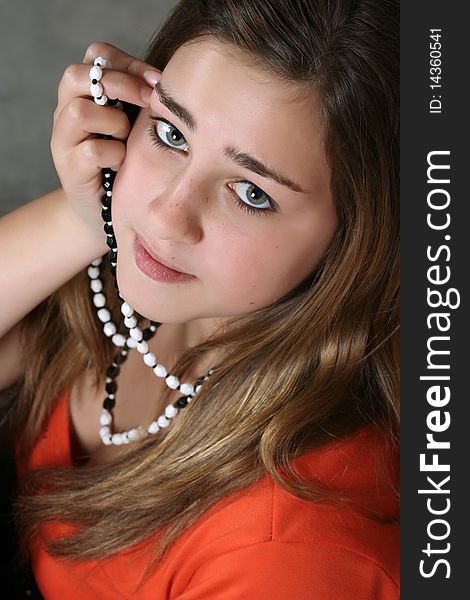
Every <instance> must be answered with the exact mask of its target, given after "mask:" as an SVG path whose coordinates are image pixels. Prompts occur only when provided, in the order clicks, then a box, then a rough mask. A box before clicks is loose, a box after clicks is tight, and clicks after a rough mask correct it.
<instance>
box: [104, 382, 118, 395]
mask: <svg viewBox="0 0 470 600" xmlns="http://www.w3.org/2000/svg"><path fill="white" fill-rule="evenodd" d="M104 389H105V390H106V391H107V392H108V394H114V393H115V392H116V390H117V385H116V382H115V381H110V382H109V383H107V384H106V385H105V386H104Z"/></svg>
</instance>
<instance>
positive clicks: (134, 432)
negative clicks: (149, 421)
mask: <svg viewBox="0 0 470 600" xmlns="http://www.w3.org/2000/svg"><path fill="white" fill-rule="evenodd" d="M127 437H128V438H129V440H132V441H134V440H138V439H139V438H140V432H139V430H138V429H129V431H128V432H127Z"/></svg>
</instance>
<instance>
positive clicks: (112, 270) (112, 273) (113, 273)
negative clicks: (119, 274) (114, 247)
mask: <svg viewBox="0 0 470 600" xmlns="http://www.w3.org/2000/svg"><path fill="white" fill-rule="evenodd" d="M109 270H110V271H111V275H112V276H113V277H115V276H116V267H113V266H112V265H111V267H110V268H109Z"/></svg>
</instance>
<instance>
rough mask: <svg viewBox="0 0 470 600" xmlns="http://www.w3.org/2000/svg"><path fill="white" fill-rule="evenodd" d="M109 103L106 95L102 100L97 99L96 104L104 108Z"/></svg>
mask: <svg viewBox="0 0 470 600" xmlns="http://www.w3.org/2000/svg"><path fill="white" fill-rule="evenodd" d="M107 101H108V96H105V95H104V94H103V95H102V96H101V97H100V98H95V102H96V104H99V105H100V106H104V105H105V104H106V102H107Z"/></svg>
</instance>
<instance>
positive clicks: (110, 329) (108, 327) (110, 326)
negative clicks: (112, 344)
mask: <svg viewBox="0 0 470 600" xmlns="http://www.w3.org/2000/svg"><path fill="white" fill-rule="evenodd" d="M103 331H104V335H105V336H106V337H111V336H113V335H114V334H115V333H116V331H117V329H116V325H115V324H114V323H113V322H112V321H109V322H108V323H105V324H104V327H103Z"/></svg>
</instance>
